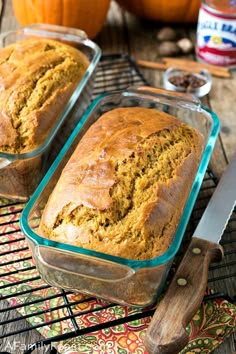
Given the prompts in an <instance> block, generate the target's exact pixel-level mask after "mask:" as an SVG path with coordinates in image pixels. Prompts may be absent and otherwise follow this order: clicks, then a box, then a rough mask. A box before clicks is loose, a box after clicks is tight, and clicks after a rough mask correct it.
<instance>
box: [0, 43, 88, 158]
mask: <svg viewBox="0 0 236 354" xmlns="http://www.w3.org/2000/svg"><path fill="white" fill-rule="evenodd" d="M88 65H89V61H88V59H87V58H86V56H85V55H84V54H83V53H82V52H81V51H79V50H78V49H76V48H74V47H72V46H69V45H67V44H64V43H61V42H59V41H55V40H51V39H46V38H45V39H44V38H40V39H38V38H31V39H25V40H23V41H19V42H16V43H14V44H11V45H9V46H7V47H5V48H3V49H2V50H0V88H1V90H0V151H6V152H11V153H23V152H28V151H30V150H33V149H35V148H37V147H38V146H40V145H41V143H42V142H43V141H44V140H45V139H46V137H47V135H48V133H49V131H50V130H51V129H52V127H53V125H54V124H55V122H56V120H57V119H58V117H59V115H60V114H61V113H62V111H63V109H64V107H65V105H66V104H67V102H68V100H69V98H70V97H71V94H72V93H73V91H74V89H75V87H76V85H78V83H79V81H80V80H81V78H82V76H83V75H84V73H85V71H86V69H87V67H88Z"/></svg>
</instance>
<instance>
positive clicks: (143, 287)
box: [21, 87, 219, 306]
mask: <svg viewBox="0 0 236 354" xmlns="http://www.w3.org/2000/svg"><path fill="white" fill-rule="evenodd" d="M131 106H142V107H150V108H154V109H158V110H162V111H165V112H168V113H170V114H172V115H174V116H176V117H178V118H179V119H181V120H182V121H184V122H186V123H187V124H189V125H192V126H194V127H195V128H197V129H198V130H199V131H200V132H201V133H202V134H203V136H204V144H205V147H204V152H203V154H202V157H201V161H200V164H199V168H198V171H197V174H196V176H195V180H194V182H193V185H192V189H191V192H190V195H189V197H188V200H187V203H186V206H185V209H184V212H183V215H182V218H181V221H180V223H179V225H178V228H177V231H176V235H175V237H174V239H173V242H172V244H171V246H170V247H169V249H168V250H167V251H166V252H165V253H163V254H162V255H160V256H159V257H156V258H153V259H151V260H142V261H137V260H131V259H125V258H120V257H114V256H111V255H108V254H102V253H99V252H95V251H91V250H88V249H84V248H80V247H75V246H72V245H69V244H64V243H59V242H55V241H52V240H48V239H46V238H44V237H42V236H41V235H39V234H38V232H37V228H38V225H39V222H40V217H41V214H42V210H43V208H44V206H45V204H46V202H47V200H48V197H49V195H50V192H51V191H52V189H53V187H54V186H55V184H56V182H57V180H58V177H59V175H60V173H61V171H62V169H63V167H64V166H65V164H66V162H67V161H68V159H69V157H70V156H71V154H72V153H73V150H74V148H75V146H76V145H77V144H78V142H79V140H80V139H81V137H82V136H83V134H84V133H85V132H86V130H87V129H88V128H89V126H90V125H91V124H92V123H93V122H95V121H96V120H97V119H98V118H99V116H101V114H103V113H104V112H107V111H109V110H111V109H113V108H116V107H131ZM218 132H219V120H218V118H217V116H216V115H215V114H214V113H213V112H211V111H209V110H208V109H207V108H204V107H203V106H201V104H200V101H199V100H198V99H197V98H194V97H192V96H188V95H184V94H180V93H176V92H172V91H165V90H160V89H153V88H148V87H139V88H133V89H132V88H131V89H128V90H126V91H124V92H115V93H110V94H104V95H102V96H101V97H98V98H96V99H95V100H94V101H93V103H92V104H91V105H90V107H89V109H88V110H87V111H86V113H85V114H84V115H83V117H82V119H81V121H80V122H79V123H78V125H77V126H76V128H75V130H74V131H73V133H72V134H71V136H70V138H69V139H68V141H67V142H66V144H65V145H64V147H63V149H62V150H61V152H60V153H59V155H58V157H57V158H56V160H55V161H54V163H53V165H52V166H51V168H50V169H49V171H48V173H47V174H46V176H45V177H44V179H43V180H42V182H41V183H40V185H39V187H38V188H37V190H36V191H35V193H34V194H33V196H32V198H31V199H30V201H29V202H28V204H27V205H26V207H25V209H24V211H23V213H22V216H21V228H22V230H23V232H24V233H25V235H26V237H27V240H28V243H29V247H30V249H31V252H32V255H33V258H34V260H35V263H36V266H37V268H38V271H39V273H40V275H41V276H42V278H43V279H44V280H45V281H46V282H47V283H49V284H51V285H53V286H59V287H62V288H64V289H70V290H72V291H77V292H81V293H85V294H90V295H95V296H98V297H102V298H105V299H108V300H110V301H114V302H117V303H120V304H128V305H135V306H146V305H149V304H152V303H153V302H154V301H155V300H156V298H157V296H158V294H159V293H160V292H161V291H162V289H163V284H164V283H165V280H166V277H167V274H168V272H169V269H170V266H171V264H172V261H173V258H174V256H175V254H176V252H177V251H178V249H179V246H180V244H181V241H182V238H183V235H184V232H185V228H186V225H187V223H188V220H189V217H190V214H191V211H192V208H193V205H194V202H195V200H196V197H197V194H198V191H199V189H200V186H201V182H202V180H203V177H204V174H205V171H206V168H207V165H208V162H209V159H210V156H211V153H212V150H213V146H214V143H215V141H216V137H217V135H218ZM176 207H178V206H176Z"/></svg>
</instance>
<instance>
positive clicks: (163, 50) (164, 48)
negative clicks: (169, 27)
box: [158, 41, 180, 57]
mask: <svg viewBox="0 0 236 354" xmlns="http://www.w3.org/2000/svg"><path fill="white" fill-rule="evenodd" d="M158 53H159V55H160V56H161V57H173V56H176V55H178V54H179V53H180V49H179V47H178V46H177V44H176V43H175V42H170V41H165V42H162V43H161V44H160V45H159V47H158Z"/></svg>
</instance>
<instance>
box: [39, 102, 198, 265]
mask: <svg viewBox="0 0 236 354" xmlns="http://www.w3.org/2000/svg"><path fill="white" fill-rule="evenodd" d="M124 110H125V109H124ZM133 110H134V111H135V109H133ZM140 110H141V112H142V114H144V117H146V116H147V117H148V114H150V111H152V110H148V109H141V108H140V109H139V112H140ZM115 111H116V110H114V111H113V114H115ZM128 111H129V112H130V111H132V108H129V109H128ZM121 114H123V112H122V110H119V111H118V114H117V117H120V115H121ZM125 114H126V111H125ZM161 115H162V114H161ZM164 116H165V114H164ZM167 116H168V117H170V116H169V115H167ZM173 120H174V122H176V121H175V119H174V118H173ZM144 124H148V120H147V122H145V123H144ZM127 129H128V128H127ZM154 130H155V129H154ZM85 139H86V135H85ZM136 140H137V142H136V144H135V148H133V149H132V151H131V152H130V153H129V154H128V155H126V156H125V157H124V156H123V155H122V158H119V157H118V158H116V157H114V154H115V153H116V152H115V153H114V154H113V153H112V154H110V155H109V162H110V167H109V172H110V173H111V175H112V176H113V183H110V185H109V187H107V188H106V190H108V191H109V198H110V199H111V201H112V203H111V204H109V207H106V208H99V207H89V206H88V205H86V204H83V202H81V203H80V202H79V200H77V202H75V200H69V198H66V200H68V202H67V203H65V204H64V205H63V204H62V206H61V208H60V207H59V209H58V212H57V213H56V214H55V215H56V217H55V219H53V218H52V220H51V226H50V227H48V225H47V218H46V219H45V220H44V215H46V216H47V213H48V215H50V212H51V210H52V208H53V207H54V202H55V197H53V198H52V201H51V204H50V200H49V203H48V206H47V207H46V209H45V212H44V215H43V218H42V221H41V231H42V233H43V234H44V235H45V236H46V237H49V238H52V239H55V240H57V241H62V242H65V241H66V242H68V243H72V244H75V245H77V246H81V247H86V248H89V249H94V250H97V251H101V252H105V253H111V254H113V255H117V256H121V257H126V258H131V259H150V258H153V257H155V256H157V255H159V254H161V253H163V252H164V251H165V250H166V249H167V248H168V246H169V245H170V243H171V241H172V238H173V236H174V234H175V231H176V228H177V225H178V222H179V219H180V217H181V214H182V210H183V208H184V204H185V202H186V199H187V196H188V194H189V191H190V188H191V185H192V181H193V179H194V176H195V172H196V169H197V166H198V160H199V156H200V153H201V149H202V147H201V137H200V135H199V134H198V133H197V132H196V131H195V130H194V129H192V128H190V127H189V126H187V125H185V124H181V123H179V121H178V124H176V126H174V127H173V126H172V127H171V128H168V127H166V128H165V129H161V130H158V129H157V131H156V132H152V133H151V134H147V135H146V136H144V137H143V138H142V139H140V138H138V139H136ZM104 147H105V149H106V151H107V152H108V151H109V147H108V146H107V148H106V145H103V144H102V148H104ZM78 151H79V150H78ZM99 151H100V149H99ZM77 153H78V152H77ZM77 156H78V158H80V157H79V155H77ZM96 156H101V154H100V152H97V153H96ZM96 158H97V157H96ZM96 158H95V160H93V161H90V160H88V166H90V165H93V164H96V161H97V160H96ZM106 158H108V157H107V156H106V154H105V155H104V159H106ZM73 163H76V159H73ZM70 166H71V165H70V162H69V163H68V164H67V167H66V169H65V171H66V172H64V174H62V176H61V179H60V181H61V182H60V183H61V184H63V177H65V176H66V174H67V172H68V174H69V171H70ZM77 167H78V169H80V168H79V166H77ZM81 168H84V169H85V170H86V165H82V167H81ZM87 168H88V167H87ZM91 171H93V170H91ZM80 172H81V171H80ZM80 172H79V171H78V173H80ZM71 173H73V172H72V171H71ZM81 175H82V172H81ZM95 176H96V175H92V177H91V176H90V178H95ZM66 179H67V177H65V180H64V184H65V183H67V182H66ZM68 182H69V183H70V181H69V180H68ZM81 183H83V178H82V177H80V178H75V184H73V186H74V188H75V189H76V188H79V187H80V185H81ZM89 183H90V185H91V181H90V180H89ZM92 186H93V185H92ZM56 189H57V188H56ZM57 192H58V189H57V191H55V192H53V193H54V195H55V196H57V197H58V198H59V201H58V203H60V194H56V193H57ZM65 193H66V191H65ZM78 195H80V194H78ZM101 205H102V204H101ZM44 223H45V224H44Z"/></svg>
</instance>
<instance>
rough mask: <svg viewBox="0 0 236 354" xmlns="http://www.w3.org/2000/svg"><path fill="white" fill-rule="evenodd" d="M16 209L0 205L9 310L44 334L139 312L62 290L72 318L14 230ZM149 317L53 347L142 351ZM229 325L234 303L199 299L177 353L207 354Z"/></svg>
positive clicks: (114, 353)
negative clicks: (186, 340) (185, 341)
mask: <svg viewBox="0 0 236 354" xmlns="http://www.w3.org/2000/svg"><path fill="white" fill-rule="evenodd" d="M0 204H1V203H0ZM22 207H23V205H20V204H19V205H16V206H8V207H4V205H2V207H1V213H0V218H1V222H0V224H1V229H0V234H1V242H2V243H1V247H0V265H1V266H0V276H1V278H0V296H2V297H3V298H6V299H7V301H8V303H9V308H10V307H14V306H17V311H18V312H19V313H20V314H21V315H22V316H25V319H26V320H27V321H28V322H29V323H30V324H31V325H32V326H33V327H35V328H37V330H38V331H39V332H40V333H41V334H42V336H43V337H45V338H53V337H54V336H57V335H61V334H66V333H70V332H73V331H74V330H75V323H73V321H76V325H77V326H78V327H79V328H80V329H83V328H88V327H91V326H94V325H97V324H102V323H106V322H109V321H113V320H117V319H121V318H124V317H127V316H131V315H135V314H137V313H139V312H140V309H139V308H135V307H125V306H119V305H116V306H109V305H110V304H109V303H108V302H106V301H103V300H100V299H92V300H91V299H90V300H88V298H87V297H86V296H84V295H81V294H72V293H68V294H66V298H67V301H68V303H69V304H70V311H72V313H73V315H74V319H73V320H72V318H71V313H69V312H68V307H67V306H65V298H64V297H63V296H62V292H61V290H60V289H58V288H52V287H48V286H47V284H45V283H44V281H43V280H42V279H41V278H40V276H39V274H38V272H37V270H36V269H35V267H34V263H33V260H32V258H31V257H30V252H29V250H28V248H27V242H26V240H25V239H24V235H23V234H22V232H21V231H20V229H19V216H20V212H21V210H22ZM13 258H14V262H12V261H13ZM101 307H102V308H101ZM150 319H151V317H150V316H149V317H144V318H142V319H138V320H134V321H131V322H129V323H125V324H121V325H118V326H115V327H110V328H105V329H102V330H99V331H91V332H90V333H89V334H86V335H82V336H79V337H76V338H73V339H70V340H66V341H62V342H60V343H58V342H54V343H53V345H54V346H55V347H56V348H57V350H58V351H59V353H61V354H75V353H80V354H131V353H132V354H148V353H147V351H145V348H144V337H145V333H146V329H147V327H148V324H149V322H150ZM55 320H56V321H55ZM235 329H236V306H235V305H233V304H231V303H230V302H228V301H226V300H225V299H223V298H218V299H216V300H210V301H208V302H205V303H202V305H201V307H200V309H199V310H198V312H197V313H196V314H195V316H194V318H193V319H192V321H191V323H190V324H189V326H188V332H189V335H190V341H189V343H188V345H187V346H186V348H184V350H182V352H181V354H193V353H201V354H204V353H211V352H212V351H213V350H214V349H215V348H216V347H218V346H219V345H220V344H221V343H222V342H223V341H224V340H225V338H227V337H228V336H229V335H230V334H231V333H233V331H235Z"/></svg>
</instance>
